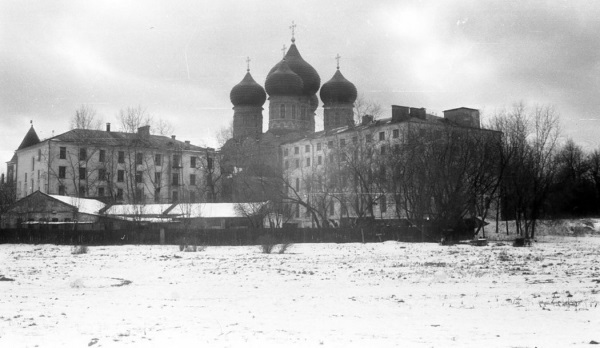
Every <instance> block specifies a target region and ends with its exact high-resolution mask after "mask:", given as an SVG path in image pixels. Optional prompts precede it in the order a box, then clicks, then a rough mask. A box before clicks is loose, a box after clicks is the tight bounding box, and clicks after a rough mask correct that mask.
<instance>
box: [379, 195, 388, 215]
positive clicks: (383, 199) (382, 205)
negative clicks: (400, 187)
mask: <svg viewBox="0 0 600 348" xmlns="http://www.w3.org/2000/svg"><path fill="white" fill-rule="evenodd" d="M379 209H380V210H381V212H382V213H385V212H386V211H387V199H386V197H385V196H381V198H380V199H379Z"/></svg>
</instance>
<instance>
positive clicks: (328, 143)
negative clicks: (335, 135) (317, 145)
mask: <svg viewBox="0 0 600 348" xmlns="http://www.w3.org/2000/svg"><path fill="white" fill-rule="evenodd" d="M327 147H328V148H330V149H333V140H329V141H328V142H327Z"/></svg>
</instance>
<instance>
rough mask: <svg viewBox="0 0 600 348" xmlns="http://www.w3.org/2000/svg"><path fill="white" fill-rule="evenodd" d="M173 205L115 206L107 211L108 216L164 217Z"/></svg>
mask: <svg viewBox="0 0 600 348" xmlns="http://www.w3.org/2000/svg"><path fill="white" fill-rule="evenodd" d="M171 206H172V204H115V205H112V206H110V207H108V208H107V209H106V211H105V212H104V213H105V214H106V215H121V216H127V215H162V214H163V213H164V212H165V211H167V209H169V208H170V207H171Z"/></svg>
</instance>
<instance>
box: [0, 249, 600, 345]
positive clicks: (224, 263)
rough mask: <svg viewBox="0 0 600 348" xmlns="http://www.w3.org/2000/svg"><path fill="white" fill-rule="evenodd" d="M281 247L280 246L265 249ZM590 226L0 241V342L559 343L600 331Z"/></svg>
mask: <svg viewBox="0 0 600 348" xmlns="http://www.w3.org/2000/svg"><path fill="white" fill-rule="evenodd" d="M275 250H276V251H277V250H278V249H277V248H276V249H275ZM599 256H600V238H598V237H579V238H574V237H556V238H552V239H550V238H546V240H545V241H544V242H539V243H534V245H533V246H532V247H528V248H513V247H511V246H507V245H499V244H497V243H490V245H489V246H485V247H473V246H468V245H456V246H450V247H447V246H440V245H436V244H409V243H398V242H384V243H376V244H296V245H293V246H291V247H290V249H288V251H287V252H286V254H277V253H275V254H270V255H267V254H262V253H260V252H259V248H258V247H257V246H243V247H211V246H209V247H207V248H206V249H205V250H204V251H201V252H180V251H179V247H178V246H143V245H139V246H136V245H124V246H91V247H89V251H88V253H87V254H81V255H72V254H71V248H70V247H68V246H55V245H0V279H6V278H9V279H14V281H0V294H1V296H0V347H35V346H39V347H85V346H92V347H123V346H126V347H166V346H172V347H176V346H185V347H188V346H209V347H289V346H291V347H316V346H318V347H321V346H325V347H367V346H369V347H370V346H373V347H395V346H401V347H566V346H580V345H586V346H587V345H588V344H589V342H590V341H592V340H593V341H596V342H600V330H598V328H599V327H600V308H599V307H598V302H599V301H600V284H599V283H600V257H599Z"/></svg>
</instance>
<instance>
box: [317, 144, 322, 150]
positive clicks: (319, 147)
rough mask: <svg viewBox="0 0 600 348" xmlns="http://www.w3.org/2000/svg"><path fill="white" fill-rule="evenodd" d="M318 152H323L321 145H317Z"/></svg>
mask: <svg viewBox="0 0 600 348" xmlns="http://www.w3.org/2000/svg"><path fill="white" fill-rule="evenodd" d="M317 151H321V143H317Z"/></svg>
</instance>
